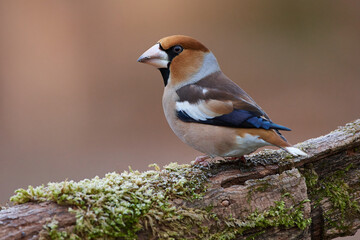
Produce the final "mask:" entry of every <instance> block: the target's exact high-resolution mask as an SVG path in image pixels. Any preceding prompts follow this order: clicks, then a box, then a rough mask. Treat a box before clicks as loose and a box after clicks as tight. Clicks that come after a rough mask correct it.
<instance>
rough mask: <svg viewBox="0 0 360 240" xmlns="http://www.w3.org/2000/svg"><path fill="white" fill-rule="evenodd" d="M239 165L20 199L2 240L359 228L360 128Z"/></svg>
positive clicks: (323, 232) (64, 187)
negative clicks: (295, 155) (304, 154)
mask: <svg viewBox="0 0 360 240" xmlns="http://www.w3.org/2000/svg"><path fill="white" fill-rule="evenodd" d="M297 147H299V148H300V149H302V150H304V151H305V152H307V153H308V154H309V155H308V156H307V157H298V158H293V157H292V156H290V155H289V154H287V153H286V152H284V151H282V150H277V151H274V150H265V151H262V152H260V153H258V154H254V155H250V156H248V157H247V163H246V164H241V163H239V162H235V161H232V162H216V163H213V164H211V166H210V167H196V166H191V165H178V164H170V165H168V166H165V167H164V168H163V169H160V168H159V167H158V166H157V165H156V164H154V165H153V166H152V167H154V168H155V169H154V170H149V171H146V172H138V171H133V170H131V169H130V171H127V172H123V173H121V174H118V173H109V174H107V175H106V176H105V177H104V178H99V177H96V178H94V179H91V180H88V179H86V180H83V181H80V182H73V181H64V182H60V183H49V184H47V185H46V186H40V187H35V188H34V187H29V188H28V189H19V190H17V192H16V195H15V196H13V197H12V198H11V200H12V202H14V203H15V204H16V205H15V206H11V207H3V209H0V239H37V238H40V239H137V238H138V239H284V238H288V239H332V238H335V237H337V236H346V235H352V234H354V233H355V232H356V230H357V229H358V228H360V205H359V204H360V119H359V120H356V121H354V122H352V123H348V124H346V125H345V126H344V127H340V128H339V129H337V130H335V131H333V132H331V133H329V134H327V135H325V136H322V137H319V138H315V139H310V140H307V141H305V142H303V143H300V144H298V145H297Z"/></svg>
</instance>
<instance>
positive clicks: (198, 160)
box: [194, 155, 210, 166]
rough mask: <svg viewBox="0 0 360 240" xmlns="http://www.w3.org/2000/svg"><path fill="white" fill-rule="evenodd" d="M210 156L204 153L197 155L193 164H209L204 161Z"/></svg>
mask: <svg viewBox="0 0 360 240" xmlns="http://www.w3.org/2000/svg"><path fill="white" fill-rule="evenodd" d="M209 158H210V157H209V156H207V155H205V156H198V157H196V158H195V162H194V164H195V165H198V164H199V165H202V166H208V165H209V163H208V162H207V161H206V160H208V159H209Z"/></svg>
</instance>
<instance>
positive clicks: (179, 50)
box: [173, 45, 183, 54]
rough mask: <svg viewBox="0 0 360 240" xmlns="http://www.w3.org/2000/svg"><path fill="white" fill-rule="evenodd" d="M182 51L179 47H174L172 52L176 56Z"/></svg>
mask: <svg viewBox="0 0 360 240" xmlns="http://www.w3.org/2000/svg"><path fill="white" fill-rule="evenodd" d="M182 50H183V48H182V46H180V45H176V46H174V47H173V52H174V53H176V54H179V53H181V52H182Z"/></svg>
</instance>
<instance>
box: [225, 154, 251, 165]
mask: <svg viewBox="0 0 360 240" xmlns="http://www.w3.org/2000/svg"><path fill="white" fill-rule="evenodd" d="M224 159H225V160H229V161H240V162H241V163H243V164H245V163H246V158H245V157H244V156H241V157H225V158H224Z"/></svg>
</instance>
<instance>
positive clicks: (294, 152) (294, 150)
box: [285, 147, 307, 156]
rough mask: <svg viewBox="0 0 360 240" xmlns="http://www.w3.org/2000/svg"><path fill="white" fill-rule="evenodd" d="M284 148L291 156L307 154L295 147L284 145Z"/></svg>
mask: <svg viewBox="0 0 360 240" xmlns="http://www.w3.org/2000/svg"><path fill="white" fill-rule="evenodd" d="M285 150H286V151H287V152H288V153H290V154H291V155H293V156H307V154H306V153H305V152H303V151H302V150H300V149H298V148H296V147H285Z"/></svg>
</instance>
